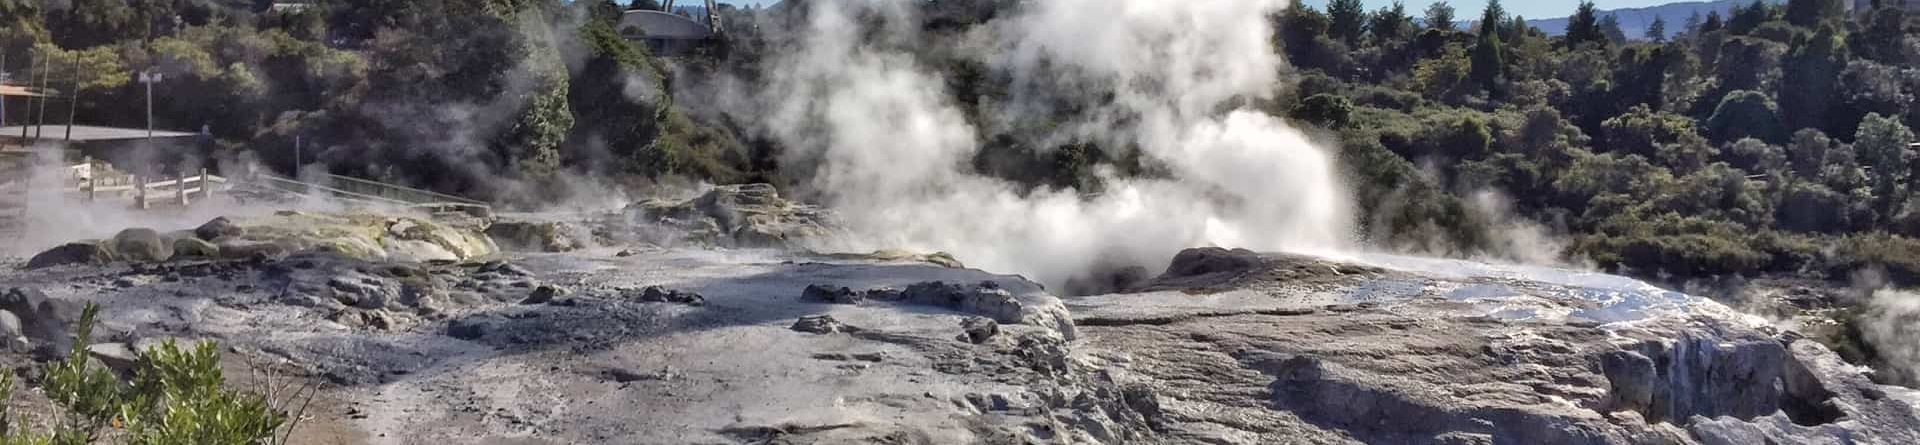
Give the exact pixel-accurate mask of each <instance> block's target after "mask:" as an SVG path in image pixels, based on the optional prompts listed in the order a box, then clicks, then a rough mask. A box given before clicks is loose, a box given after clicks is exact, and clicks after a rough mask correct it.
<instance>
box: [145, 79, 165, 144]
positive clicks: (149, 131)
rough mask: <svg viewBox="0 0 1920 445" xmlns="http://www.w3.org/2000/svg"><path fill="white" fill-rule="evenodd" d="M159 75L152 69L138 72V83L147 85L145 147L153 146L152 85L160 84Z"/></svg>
mask: <svg viewBox="0 0 1920 445" xmlns="http://www.w3.org/2000/svg"><path fill="white" fill-rule="evenodd" d="M160 78H161V75H160V73H156V72H153V69H152V68H148V69H144V70H140V83H144V84H147V146H149V147H151V146H153V84H154V83H157V82H160Z"/></svg>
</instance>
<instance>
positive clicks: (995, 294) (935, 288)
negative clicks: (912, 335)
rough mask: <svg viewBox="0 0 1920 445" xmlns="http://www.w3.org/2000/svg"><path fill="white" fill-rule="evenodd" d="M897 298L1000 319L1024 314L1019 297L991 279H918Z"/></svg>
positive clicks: (1009, 320)
mask: <svg viewBox="0 0 1920 445" xmlns="http://www.w3.org/2000/svg"><path fill="white" fill-rule="evenodd" d="M900 298H902V299H903V301H904V302H906V303H911V304H924V305H931V306H940V307H945V308H948V309H953V310H957V311H960V312H965V313H969V314H976V315H983V316H986V317H988V318H992V319H993V320H994V321H998V322H1001V323H1008V324H1016V323H1020V322H1021V320H1022V319H1023V318H1024V316H1025V312H1024V308H1023V307H1022V304H1021V303H1020V300H1019V299H1018V298H1014V296H1013V294H1012V293H1009V292H1007V291H1006V290H1005V289H1001V288H1000V286H999V285H998V284H995V283H993V282H982V283H980V284H978V285H974V286H965V285H960V284H947V283H942V282H938V281H933V282H926V283H918V284H914V285H911V286H907V290H906V291H904V292H902V293H901V297H900Z"/></svg>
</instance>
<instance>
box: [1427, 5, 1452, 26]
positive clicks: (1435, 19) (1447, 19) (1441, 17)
mask: <svg viewBox="0 0 1920 445" xmlns="http://www.w3.org/2000/svg"><path fill="white" fill-rule="evenodd" d="M1453 12H1454V11H1453V5H1449V4H1447V2H1446V1H1445V0H1442V1H1437V2H1433V4H1432V5H1427V14H1426V17H1424V21H1425V22H1426V25H1427V29H1444V30H1448V31H1452V30H1454V29H1455V28H1454V26H1453V22H1454V19H1453Z"/></svg>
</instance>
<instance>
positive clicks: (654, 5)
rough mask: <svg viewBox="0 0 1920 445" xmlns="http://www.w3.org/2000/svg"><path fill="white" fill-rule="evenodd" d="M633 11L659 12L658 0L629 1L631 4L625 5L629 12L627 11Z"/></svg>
mask: <svg viewBox="0 0 1920 445" xmlns="http://www.w3.org/2000/svg"><path fill="white" fill-rule="evenodd" d="M635 9H645V10H648V11H659V10H660V1H659V0H633V1H631V2H628V3H627V10H629V11H631V10H635Z"/></svg>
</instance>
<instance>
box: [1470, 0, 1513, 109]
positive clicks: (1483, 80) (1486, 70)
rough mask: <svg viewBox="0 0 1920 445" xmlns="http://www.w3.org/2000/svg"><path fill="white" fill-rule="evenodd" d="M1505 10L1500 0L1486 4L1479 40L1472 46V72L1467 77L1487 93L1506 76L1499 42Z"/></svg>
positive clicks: (1481, 18) (1494, 88)
mask: <svg viewBox="0 0 1920 445" xmlns="http://www.w3.org/2000/svg"><path fill="white" fill-rule="evenodd" d="M1506 16H1507V11H1506V8H1504V7H1501V6H1500V0H1492V1H1489V2H1487V9H1486V10H1485V11H1484V12H1483V13H1481V15H1480V38H1479V40H1478V41H1477V42H1476V43H1475V44H1474V45H1473V61H1472V63H1473V70H1472V72H1471V74H1469V76H1470V77H1471V78H1472V79H1473V81H1474V83H1476V84H1479V85H1480V87H1481V88H1485V89H1487V91H1496V90H1497V88H1496V87H1498V86H1499V84H1500V79H1501V78H1502V77H1503V76H1505V75H1506V69H1507V68H1506V63H1507V61H1506V59H1507V57H1506V48H1505V45H1504V44H1502V43H1501V41H1500V23H1502V22H1505V21H1506Z"/></svg>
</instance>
